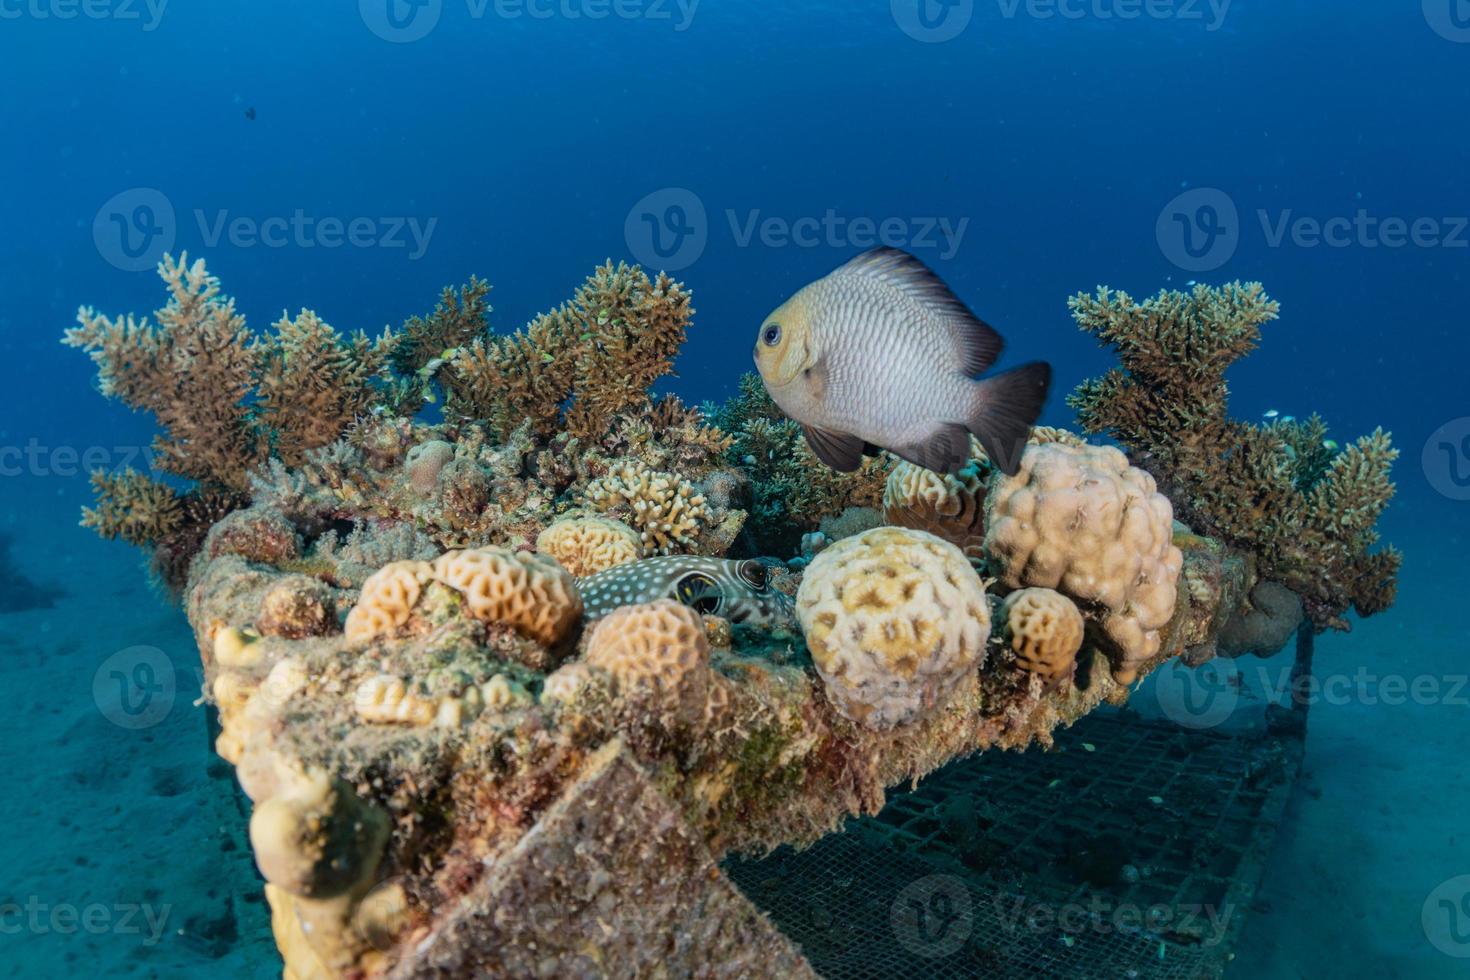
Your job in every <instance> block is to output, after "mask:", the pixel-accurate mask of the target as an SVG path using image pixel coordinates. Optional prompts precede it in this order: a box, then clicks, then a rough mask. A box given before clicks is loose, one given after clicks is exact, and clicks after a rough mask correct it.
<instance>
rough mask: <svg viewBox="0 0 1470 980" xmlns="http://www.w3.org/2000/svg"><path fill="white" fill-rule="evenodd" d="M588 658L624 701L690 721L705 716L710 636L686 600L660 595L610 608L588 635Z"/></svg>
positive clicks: (588, 662) (587, 661)
mask: <svg viewBox="0 0 1470 980" xmlns="http://www.w3.org/2000/svg"><path fill="white" fill-rule="evenodd" d="M586 663H587V664H588V666H591V667H595V668H597V669H599V670H602V671H605V672H606V673H607V674H608V675H609V676H611V677H612V680H613V687H614V691H615V693H616V694H617V696H618V697H619V698H620V699H623V700H624V701H625V702H628V703H630V704H635V705H640V706H645V707H647V708H649V709H650V710H652V711H653V712H655V713H656V714H657V715H660V716H673V717H677V718H682V719H684V720H686V721H693V720H697V719H702V718H703V717H704V713H705V695H706V693H707V690H708V686H709V677H710V673H711V671H710V666H709V640H708V638H707V637H706V635H705V625H704V620H703V619H702V618H701V617H700V615H699V614H698V613H697V612H695V611H694V610H692V609H690V608H689V607H688V606H685V605H682V604H681V603H678V602H675V601H674V600H672V599H660V600H658V601H657V602H648V603H643V604H642V605H636V606H624V607H622V608H621V609H618V610H615V611H614V612H612V613H609V614H608V615H607V616H604V617H603V618H602V619H601V620H599V621H598V623H597V627H596V628H595V629H594V630H593V631H592V636H591V637H590V638H589V639H588V641H587V657H586Z"/></svg>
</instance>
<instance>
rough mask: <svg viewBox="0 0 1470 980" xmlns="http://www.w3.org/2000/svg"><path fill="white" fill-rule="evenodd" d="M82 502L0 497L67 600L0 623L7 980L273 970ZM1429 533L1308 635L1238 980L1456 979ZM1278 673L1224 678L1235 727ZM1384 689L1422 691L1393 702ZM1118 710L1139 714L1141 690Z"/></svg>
mask: <svg viewBox="0 0 1470 980" xmlns="http://www.w3.org/2000/svg"><path fill="white" fill-rule="evenodd" d="M82 492H83V491H82V489H81V488H78V487H77V486H75V485H73V484H71V483H70V482H68V483H67V484H66V485H65V486H64V487H62V488H60V490H58V488H57V487H56V486H55V485H52V486H44V485H42V484H41V483H39V482H37V483H34V484H28V485H11V486H8V487H7V486H0V531H3V532H6V533H9V534H10V535H11V536H12V537H13V538H14V540H15V552H16V556H17V557H18V558H23V559H24V560H25V562H26V567H25V571H26V572H27V574H28V575H30V576H31V577H32V578H33V579H35V580H36V581H37V582H40V583H43V584H55V585H59V586H60V587H61V588H62V589H63V590H64V592H65V594H64V595H61V596H59V597H58V598H57V600H56V603H55V606H54V607H53V608H50V609H36V610H29V611H25V612H19V613H7V614H0V678H3V681H4V684H3V690H4V691H5V692H6V693H7V695H8V696H9V697H10V701H9V704H10V708H9V710H7V711H5V712H3V713H0V763H3V771H4V772H5V773H6V775H7V776H8V779H7V786H6V790H5V791H4V792H3V793H0V826H3V827H4V828H5V830H6V832H5V833H4V834H3V835H0V976H7V977H27V978H29V977H37V978H52V977H63V976H67V975H78V976H106V977H140V978H141V977H160V978H163V977H168V978H172V977H197V976H204V975H208V976H221V977H232V978H235V977H238V978H253V977H271V976H278V975H279V969H280V966H279V960H278V959H277V957H276V954H275V948H274V945H273V943H272V941H271V938H270V929H269V918H268V911H267V909H266V907H265V903H264V900H263V898H262V896H261V893H260V890H259V882H258V878H257V877H256V873H255V869H254V866H253V863H252V861H251V857H250V853H249V846H248V843H247V841H246V839H245V830H244V821H245V814H244V813H243V812H242V811H241V809H240V808H239V804H238V802H237V797H236V795H235V794H234V793H232V792H231V791H230V783H229V782H228V780H229V779H230V778H231V775H230V770H229V767H228V766H226V765H225V764H224V763H223V762H221V761H220V760H219V759H217V758H216V757H215V756H214V755H213V753H212V751H210V749H209V746H208V738H207V735H206V732H205V713H204V709H203V708H202V707H200V706H198V704H197V699H198V696H199V669H198V656H197V653H196V651H195V649H194V644H193V639H192V636H191V634H190V631H189V628H188V624H187V623H186V622H185V620H184V616H183V614H182V613H181V612H180V611H178V609H177V608H175V607H172V606H170V605H168V603H167V602H166V601H165V599H164V598H163V597H161V596H160V595H159V594H158V593H156V592H155V591H153V590H152V589H151V588H150V586H149V585H148V583H147V580H146V577H145V575H144V573H143V570H142V568H141V563H140V559H139V557H138V555H137V553H136V552H135V551H133V550H132V549H130V548H128V547H126V546H123V545H120V544H108V543H104V542H101V541H98V540H96V539H95V538H94V537H93V536H92V534H91V533H90V532H87V531H84V530H82V529H80V528H78V527H76V502H77V500H78V499H79V498H80V496H81V494H82ZM1467 506H1470V505H1467ZM1399 523H1400V524H1405V525H1406V524H1407V521H1406V520H1405V519H1404V518H1400V522H1399ZM1425 527H1426V525H1418V526H1417V527H1416V526H1408V527H1397V528H1394V529H1393V530H1392V532H1391V533H1390V534H1389V535H1388V536H1389V537H1391V538H1392V539H1394V540H1396V541H1397V543H1399V544H1400V546H1401V547H1402V548H1403V549H1404V550H1405V551H1406V553H1407V556H1408V559H1407V561H1406V562H1405V571H1404V575H1403V581H1402V588H1401V592H1400V600H1399V604H1398V606H1397V607H1396V608H1395V609H1394V610H1393V611H1392V612H1390V613H1388V614H1386V615H1384V616H1381V617H1378V618H1377V619H1374V620H1369V621H1366V622H1362V623H1359V624H1357V626H1356V628H1355V630H1354V631H1353V632H1352V633H1351V634H1349V635H1346V636H1343V635H1335V634H1334V635H1329V636H1325V637H1322V638H1321V639H1320V640H1319V643H1318V653H1317V666H1318V673H1319V675H1321V676H1322V677H1323V678H1324V679H1328V678H1333V677H1337V678H1339V680H1338V681H1337V682H1336V686H1335V687H1332V686H1331V685H1329V690H1328V691H1327V693H1324V695H1323V696H1322V699H1321V700H1320V701H1319V703H1317V704H1315V705H1314V706H1313V707H1312V710H1311V720H1310V725H1311V731H1310V736H1309V741H1308V750H1307V758H1306V767H1305V774H1304V776H1303V778H1302V780H1301V781H1300V782H1299V784H1298V786H1297V787H1296V789H1295V791H1294V793H1293V796H1292V799H1291V802H1290V804H1289V806H1288V808H1287V811H1286V815H1285V819H1284V822H1283V824H1282V827H1281V829H1280V833H1279V836H1278V839H1277V843H1276V848H1275V852H1274V854H1273V856H1272V858H1271V862H1270V866H1269V869H1268V871H1267V874H1266V879H1265V882H1264V884H1263V886H1262V888H1261V890H1260V893H1259V895H1258V900H1257V902H1256V903H1255V906H1254V907H1253V908H1252V909H1251V910H1250V911H1249V915H1248V919H1247V925H1246V928H1245V931H1244V933H1243V935H1242V936H1241V939H1240V942H1239V945H1238V947H1237V950H1236V959H1235V962H1234V964H1233V965H1232V968H1231V971H1230V974H1229V977H1230V978H1231V980H1236V978H1241V980H1245V978H1249V980H1256V978H1261V980H1275V978H1283V980H1284V978H1306V977H1320V976H1324V975H1329V974H1330V975H1331V976H1333V977H1334V978H1336V980H1351V978H1359V977H1362V978H1374V980H1381V978H1425V980H1437V978H1451V977H1464V976H1466V975H1467V973H1470V959H1466V958H1459V957H1456V956H1452V955H1449V953H1459V954H1461V955H1462V956H1466V957H1470V920H1467V921H1464V922H1460V921H1458V920H1452V919H1450V918H1449V916H1452V915H1454V914H1455V913H1454V912H1453V910H1452V909H1450V908H1449V907H1444V908H1442V909H1440V908H1439V907H1438V905H1437V904H1436V899H1435V898H1434V897H1433V896H1435V895H1437V897H1438V898H1439V899H1444V898H1446V897H1447V896H1448V897H1449V898H1451V899H1453V898H1454V897H1455V895H1457V894H1458V893H1453V894H1451V893H1449V892H1445V891H1444V890H1443V888H1442V887H1441V886H1442V885H1443V883H1445V882H1446V881H1448V880H1450V879H1453V878H1455V877H1456V876H1458V875H1465V874H1470V829H1467V825H1466V822H1465V815H1466V814H1467V813H1470V770H1467V767H1466V766H1465V765H1464V757H1465V747H1466V745H1467V744H1470V688H1467V687H1465V686H1464V685H1463V684H1459V683H1458V682H1457V678H1459V679H1463V678H1464V677H1465V676H1466V675H1467V674H1470V657H1467V656H1466V654H1467V652H1470V651H1467V639H1470V636H1467V630H1466V627H1465V625H1464V621H1463V618H1462V617H1463V612H1462V610H1463V608H1464V596H1465V595H1466V594H1467V592H1470V589H1467V585H1470V570H1467V568H1466V564H1465V562H1464V561H1462V560H1460V559H1459V558H1457V557H1456V556H1457V555H1459V554H1463V553H1464V547H1463V546H1464V545H1465V543H1466V542H1465V541H1464V537H1463V536H1454V535H1445V534H1443V533H1439V534H1434V535H1430V534H1427V533H1423V530H1422V529H1423V528H1425ZM1416 529H1417V530H1420V533H1421V537H1419V538H1417V539H1416V538H1415V537H1414V536H1413V534H1414V531H1415V530H1416ZM1406 531H1407V532H1408V536H1407V537H1406V535H1405V533H1404V532H1406ZM137 647H142V648H152V649H153V650H156V651H159V652H158V653H151V652H148V651H147V650H146V649H145V650H144V651H138V650H135V649H133V648H137ZM109 658H111V659H109ZM160 658H161V659H160ZM1339 665H1350V666H1339ZM1288 667H1289V659H1288V657H1287V655H1281V656H1278V657H1277V658H1274V659H1273V660H1271V661H1259V660H1246V661H1241V662H1238V664H1237V665H1236V668H1237V669H1238V670H1239V672H1240V673H1241V675H1242V691H1243V693H1242V697H1241V710H1240V712H1239V715H1240V717H1241V718H1248V716H1249V715H1250V714H1251V712H1252V710H1257V709H1259V708H1260V707H1261V706H1262V705H1263V704H1264V700H1263V696H1262V690H1263V689H1269V688H1270V687H1272V686H1274V685H1276V684H1277V682H1278V680H1279V678H1280V677H1281V676H1282V672H1284V671H1285V670H1286V669H1288ZM140 670H141V673H140V672H139V671H140ZM170 671H171V672H172V683H171V684H169V683H168V676H167V675H168V674H169V673H170ZM99 678H100V679H99ZM1387 678H1404V679H1405V681H1407V682H1408V683H1410V684H1412V682H1413V681H1414V680H1415V679H1416V678H1431V679H1432V682H1427V681H1420V687H1419V691H1420V696H1415V695H1414V694H1413V693H1409V694H1407V695H1405V696H1403V697H1399V696H1397V695H1396V694H1395V691H1396V690H1397V688H1396V687H1395V686H1394V685H1395V684H1396V683H1397V682H1396V681H1388V680H1386V679H1387ZM1431 687H1433V688H1434V689H1435V690H1436V692H1437V693H1436V694H1435V695H1434V696H1431V697H1424V696H1422V695H1423V693H1424V692H1425V691H1428V690H1429V689H1430V688H1431ZM145 689H146V690H147V691H149V692H151V693H149V694H147V695H146V696H145V695H144V694H141V693H140V692H143V691H145ZM170 689H171V692H172V696H171V700H169V697H168V695H169V691H170ZM1343 692H1346V693H1345V694H1344V693H1343ZM124 698H126V699H127V704H126V705H124V703H123V700H122V699H124ZM1135 700H1138V701H1141V702H1142V704H1141V705H1140V707H1141V709H1143V710H1145V712H1146V713H1147V706H1148V705H1147V703H1148V701H1149V700H1150V692H1149V690H1148V688H1147V687H1145V688H1144V689H1141V690H1140V691H1139V692H1138V694H1137V695H1135ZM1155 700H1156V699H1155ZM165 702H166V703H165ZM1393 702H1397V703H1393ZM1437 888H1438V889H1440V891H1439V892H1438V893H1436V889H1437ZM1451 891H1452V892H1453V889H1452V890H1451ZM1426 902H1429V903H1430V905H1431V906H1434V907H1435V909H1437V910H1438V911H1437V917H1436V915H1431V918H1430V920H1429V927H1428V928H1426V922H1425V920H1424V919H1423V913H1424V909H1425V907H1426ZM1464 907H1465V908H1470V898H1466V899H1465V905H1464ZM1432 911H1433V910H1432ZM1457 937H1464V938H1463V942H1459V943H1457V942H1456V939H1457ZM1436 941H1437V943H1438V945H1436ZM1441 947H1443V948H1441ZM1445 950H1448V952H1446V951H1445Z"/></svg>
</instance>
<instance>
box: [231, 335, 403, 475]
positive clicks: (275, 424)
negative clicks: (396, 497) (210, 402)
mask: <svg viewBox="0 0 1470 980" xmlns="http://www.w3.org/2000/svg"><path fill="white" fill-rule="evenodd" d="M257 351H258V357H259V365H258V379H259V380H258V382H257V391H256V414H255V419H256V423H257V424H258V425H259V426H261V427H263V428H264V429H265V430H266V431H267V432H268V433H269V434H270V435H269V438H270V448H271V449H272V450H274V452H275V454H276V455H277V456H279V457H280V458H281V460H282V461H284V462H285V463H286V464H287V465H292V466H294V465H296V464H298V463H300V462H301V461H302V460H303V459H304V458H305V456H306V453H307V451H308V450H312V449H317V448H319V447H321V446H325V445H327V444H328V443H331V442H334V441H336V439H337V437H338V436H340V435H341V434H342V432H343V430H344V429H346V427H347V426H348V424H350V423H351V422H352V420H353V419H355V418H356V417H357V416H358V415H360V414H361V413H363V412H366V411H367V410H368V409H369V408H371V407H372V404H373V401H374V399H375V397H376V394H377V392H376V391H375V390H374V380H375V379H376V378H378V377H379V376H380V375H381V374H382V371H383V367H384V364H385V357H384V344H383V343H381V342H380V343H377V344H375V343H373V342H372V341H370V340H368V338H367V337H366V335H364V334H362V333H357V334H355V335H353V336H350V337H345V338H344V337H342V336H341V335H340V334H338V333H337V331H336V330H334V329H332V327H330V326H329V325H328V324H326V323H325V322H323V321H322V320H321V318H320V317H318V316H317V315H316V314H315V313H313V312H312V311H310V310H302V311H301V313H300V314H299V315H298V316H297V317H296V319H294V320H292V319H290V318H288V317H284V316H283V317H281V319H280V321H279V322H277V323H276V325H275V334H274V335H273V336H270V337H266V338H264V339H262V340H261V341H259V342H258V344H257Z"/></svg>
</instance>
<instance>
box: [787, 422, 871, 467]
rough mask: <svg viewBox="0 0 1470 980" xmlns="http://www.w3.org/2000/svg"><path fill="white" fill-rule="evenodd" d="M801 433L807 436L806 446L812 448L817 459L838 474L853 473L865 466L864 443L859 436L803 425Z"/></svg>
mask: <svg viewBox="0 0 1470 980" xmlns="http://www.w3.org/2000/svg"><path fill="white" fill-rule="evenodd" d="M801 431H802V432H804V433H805V434H806V444H807V445H808V446H811V447H812V452H814V453H816V454H817V459H820V460H821V461H822V462H824V463H826V464H827V465H828V466H830V467H832V468H833V469H834V470H836V471H837V472H839V473H851V472H852V471H853V470H855V469H857V468H858V467H859V466H861V465H863V441H862V440H861V439H859V438H858V437H857V436H849V435H844V434H843V433H841V432H830V431H828V430H827V429H819V428H817V427H816V426H814V425H803V426H802V427H801Z"/></svg>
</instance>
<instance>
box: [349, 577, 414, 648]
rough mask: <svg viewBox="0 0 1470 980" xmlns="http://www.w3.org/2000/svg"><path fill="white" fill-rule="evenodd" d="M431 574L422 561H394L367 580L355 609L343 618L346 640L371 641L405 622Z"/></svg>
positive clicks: (356, 641) (363, 584) (355, 641)
mask: <svg viewBox="0 0 1470 980" xmlns="http://www.w3.org/2000/svg"><path fill="white" fill-rule="evenodd" d="M433 572H434V570H433V567H432V566H431V565H430V564H429V563H428V562H426V561H395V562H391V563H389V564H387V565H384V566H383V567H382V568H380V569H378V570H377V571H376V572H374V573H373V574H372V575H370V576H368V578H367V581H365V582H363V583H362V593H361V595H359V596H358V599H357V605H355V606H353V607H352V611H351V612H349V613H348V614H347V625H346V633H347V639H348V640H350V641H351V642H353V643H360V642H363V641H366V640H371V639H372V638H373V637H376V636H382V635H383V634H385V633H389V632H392V631H393V630H395V629H397V628H398V627H400V626H402V625H403V624H404V623H406V622H408V617H409V614H410V613H412V612H413V607H414V603H416V602H418V601H419V595H420V594H421V593H422V592H423V589H424V585H425V584H426V583H427V582H428V581H429V579H430V578H432V576H433Z"/></svg>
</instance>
